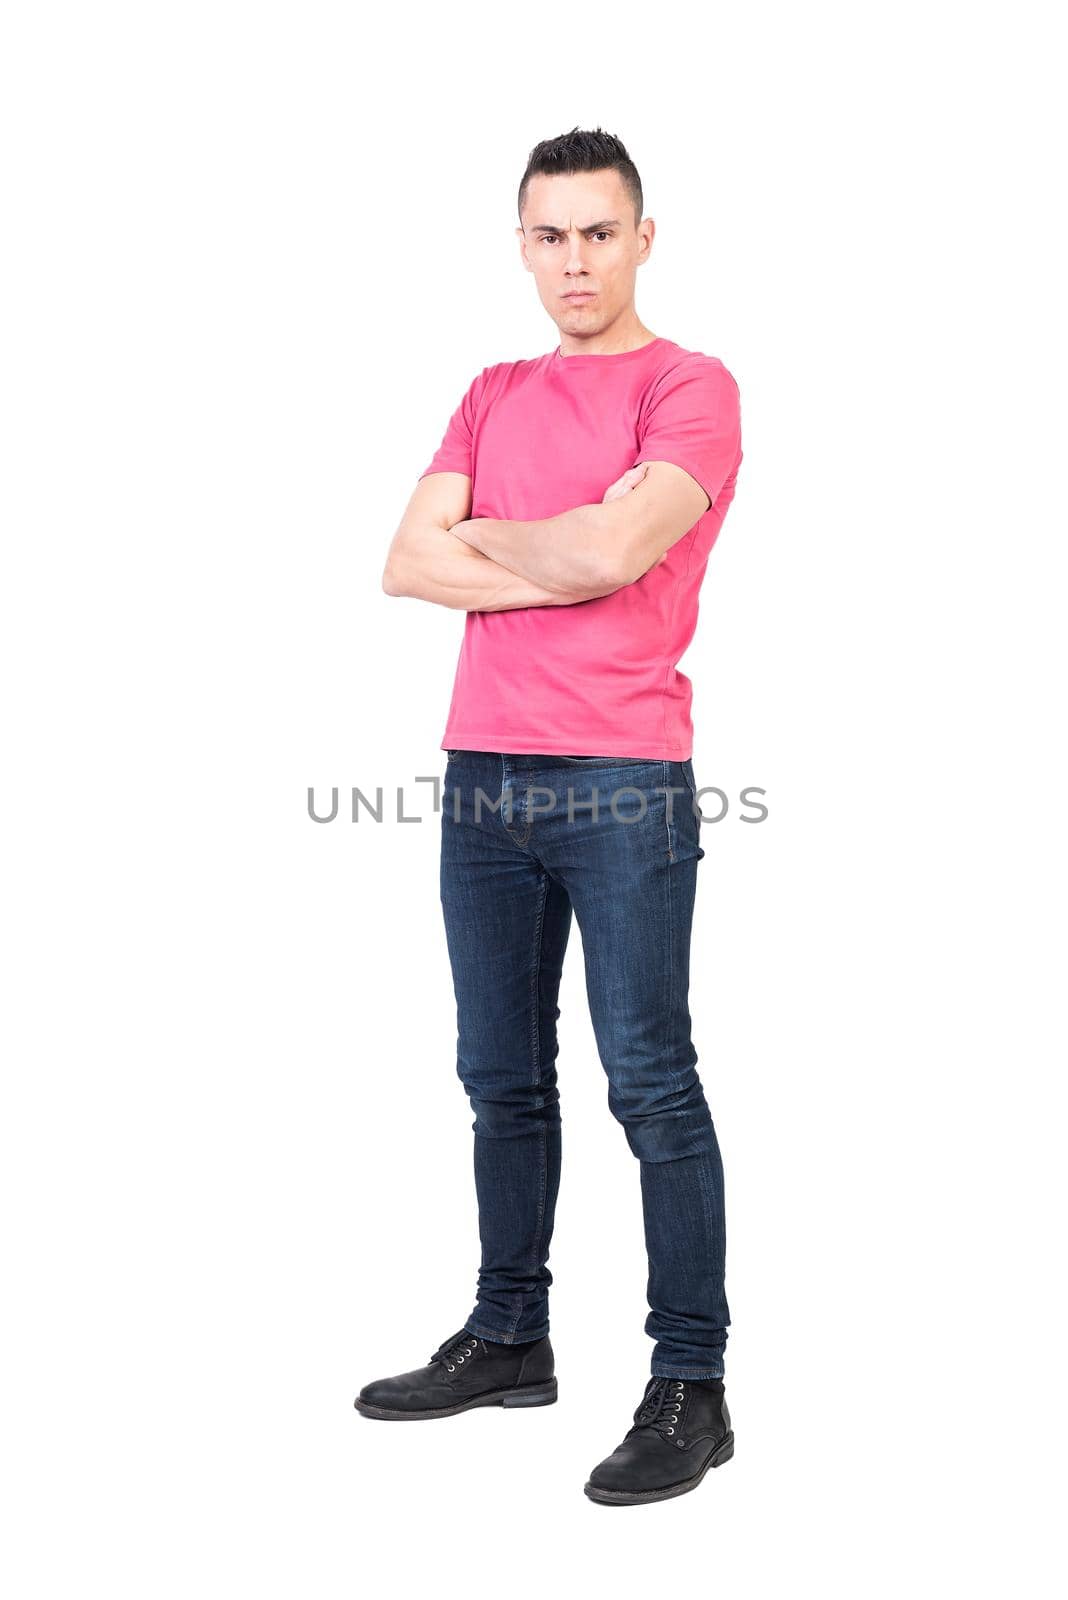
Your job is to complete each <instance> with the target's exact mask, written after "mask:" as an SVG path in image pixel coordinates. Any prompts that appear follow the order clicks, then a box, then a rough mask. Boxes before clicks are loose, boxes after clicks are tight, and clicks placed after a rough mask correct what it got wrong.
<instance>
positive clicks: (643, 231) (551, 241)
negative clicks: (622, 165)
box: [516, 168, 655, 336]
mask: <svg viewBox="0 0 1068 1600" xmlns="http://www.w3.org/2000/svg"><path fill="white" fill-rule="evenodd" d="M635 220H636V219H635V216H634V207H633V205H632V204H631V201H630V197H629V196H628V194H627V192H626V190H625V189H624V187H623V181H622V179H621V178H620V176H619V173H618V172H616V171H615V169H614V168H610V169H608V170H607V171H605V172H575V173H571V174H565V173H560V174H555V175H553V176H549V175H547V174H545V173H538V174H537V176H536V177H533V178H531V180H530V184H529V186H528V189H527V199H526V204H525V205H524V207H523V226H522V227H521V228H517V229H516V235H517V237H518V239H519V242H520V251H521V253H522V257H523V261H524V264H525V265H526V267H527V270H528V271H530V272H533V274H534V280H535V282H536V283H537V286H538V295H539V297H540V299H541V303H542V305H543V306H544V307H545V309H546V311H547V312H548V313H549V315H550V317H552V319H553V321H554V322H555V323H556V325H557V327H558V328H559V329H560V331H561V333H570V334H575V335H579V336H586V335H593V334H598V333H600V332H602V331H603V330H604V329H605V328H608V327H610V326H611V324H612V323H613V322H615V321H616V319H617V318H618V317H619V316H620V315H621V314H622V313H624V312H626V311H628V310H629V309H630V308H631V307H633V304H634V278H635V274H636V273H637V270H638V268H639V266H641V264H642V262H643V261H645V260H646V258H647V257H648V255H649V251H650V249H651V247H652V242H653V232H654V227H655V225H654V223H653V222H652V220H651V219H650V218H646V219H645V221H643V222H638V224H637V226H635ZM577 291H584V293H585V295H586V298H583V299H576V298H568V297H569V296H573V295H575V294H576V292H577Z"/></svg>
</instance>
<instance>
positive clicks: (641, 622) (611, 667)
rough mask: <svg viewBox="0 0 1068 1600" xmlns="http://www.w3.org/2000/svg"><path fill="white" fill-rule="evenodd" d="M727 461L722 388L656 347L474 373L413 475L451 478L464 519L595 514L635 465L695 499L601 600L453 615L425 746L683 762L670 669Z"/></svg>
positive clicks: (678, 683)
mask: <svg viewBox="0 0 1068 1600" xmlns="http://www.w3.org/2000/svg"><path fill="white" fill-rule="evenodd" d="M741 460H742V449H741V418H740V409H739V395H738V385H737V384H736V383H735V381H734V378H733V377H732V376H731V374H730V372H728V370H727V368H726V367H725V366H724V365H723V363H722V361H719V360H718V359H717V358H716V357H715V356H706V355H703V354H701V352H700V351H693V350H684V349H682V347H681V346H680V345H677V344H675V343H674V342H673V341H672V340H671V339H654V340H653V341H652V343H651V344H647V345H643V346H642V347H641V349H639V350H627V351H624V352H623V353H622V354H618V355H599V356H598V355H575V356H563V355H561V354H560V351H559V349H558V348H557V349H555V350H553V351H552V352H551V353H550V354H548V355H543V356H537V357H535V358H534V359H532V360H528V361H510V362H509V361H506V362H501V363H499V364H498V365H496V366H491V367H484V368H483V370H482V371H481V372H480V373H479V375H478V377H477V378H475V379H474V381H473V382H472V383H471V385H470V387H469V388H468V390H467V393H466V394H465V395H464V397H463V399H462V400H461V402H460V404H459V406H458V407H457V409H456V411H455V413H454V414H453V416H452V418H451V419H450V421H449V425H448V428H447V429H446V432H445V437H444V439H443V440H442V443H441V446H440V448H439V449H438V451H437V452H436V454H435V455H434V458H433V460H432V461H431V463H430V465H429V466H428V467H427V468H426V471H425V472H422V473H421V474H420V477H423V478H425V477H426V476H427V474H428V473H431V472H462V473H466V474H467V475H468V476H469V477H470V479H471V502H472V503H471V516H472V517H495V518H500V519H503V520H505V521H511V522H528V521H536V520H540V519H542V518H546V517H555V516H558V515H559V514H560V513H561V512H563V511H569V510H571V509H572V508H573V507H575V506H579V505H594V504H600V502H601V500H602V499H603V497H604V492H605V490H606V489H607V488H608V486H609V484H611V483H614V482H615V480H616V479H617V478H618V477H620V476H621V475H622V473H624V472H625V471H626V470H627V468H628V467H632V466H636V465H637V464H638V462H640V461H673V462H674V463H675V464H676V465H677V466H680V467H683V468H685V470H686V471H687V472H689V473H690V474H691V476H692V477H694V478H695V479H696V480H697V482H698V483H699V484H700V485H701V487H702V488H703V489H704V490H705V492H706V494H707V495H708V498H709V502H710V504H709V509H708V510H707V511H706V512H705V513H704V515H703V516H702V517H701V518H700V519H699V520H698V521H697V522H696V523H695V524H694V526H693V527H692V528H691V529H690V530H689V532H688V533H686V534H684V535H683V537H682V538H681V539H679V540H678V541H677V542H676V543H675V544H674V545H673V546H672V547H671V550H670V551H669V552H668V556H667V559H666V560H665V561H662V562H661V563H660V564H659V565H658V566H655V567H652V568H650V570H649V571H648V572H647V573H645V575H644V576H643V577H641V578H639V579H638V580H637V581H636V582H634V583H629V584H626V585H624V587H623V588H621V589H617V590H616V591H615V592H614V593H613V594H609V595H602V596H601V597H600V598H598V599H596V600H584V601H580V602H577V603H575V604H573V605H555V606H553V605H551V606H523V607H521V608H519V609H517V610H514V611H469V612H468V613H467V622H466V626H465V630H464V638H463V644H462V646H461V649H460V659H459V662H458V665H457V669H456V677H455V682H454V685H453V693H452V704H451V706H450V709H449V717H448V723H447V725H446V728H445V735H444V738H443V739H442V742H441V748H442V749H443V750H446V749H449V750H461V749H466V750H500V751H506V752H511V753H512V754H534V753H537V754H541V753H544V754H548V755H611V756H648V757H649V758H650V759H655V760H671V761H685V760H687V759H689V758H690V757H691V756H692V754H693V722H692V720H691V715H690V701H691V692H692V691H691V684H690V680H689V678H688V677H686V675H685V673H682V672H679V671H678V670H677V663H678V661H679V658H680V657H681V655H682V653H683V651H684V650H685V649H686V647H687V645H688V644H689V643H690V640H691V639H692V638H693V634H694V630H695V628H696V626H697V595H698V590H699V589H700V586H701V580H702V578H703V577H704V573H705V566H706V563H707V561H708V556H709V552H710V551H711V549H712V546H713V544H714V543H715V540H716V536H717V534H718V533H719V530H720V526H721V524H722V522H723V518H724V515H725V513H726V510H727V507H728V506H729V505H730V502H731V500H732V499H733V498H734V487H735V480H736V478H737V475H738V467H739V465H740V463H741Z"/></svg>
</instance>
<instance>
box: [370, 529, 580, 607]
mask: <svg viewBox="0 0 1068 1600" xmlns="http://www.w3.org/2000/svg"><path fill="white" fill-rule="evenodd" d="M383 586H384V588H385V589H386V592H387V593H388V594H391V595H404V596H408V597H409V598H411V599H414V600H427V601H429V602H431V603H432V604H434V605H442V606H448V607H450V608H452V609H454V610H457V611H514V610H518V609H519V608H520V607H522V606H558V605H573V604H574V603H575V602H576V601H580V600H589V599H592V598H593V595H592V593H590V592H588V591H580V590H576V589H573V588H572V589H566V590H563V589H549V588H547V587H546V586H545V585H543V584H540V583H537V582H535V581H534V580H532V579H531V578H529V577H526V576H524V575H522V574H520V573H517V572H516V571H514V570H513V569H512V568H510V567H506V566H504V565H502V564H500V563H499V562H497V561H495V560H493V558H492V557H490V556H488V555H485V554H483V552H482V551H480V550H476V549H475V548H474V546H473V545H470V544H468V543H467V542H466V541H465V540H463V539H460V538H456V537H454V536H453V534H452V533H451V532H449V531H447V530H446V529H444V528H440V527H430V528H425V529H411V530H409V531H408V532H406V533H405V535H404V537H403V539H401V540H398V541H397V545H396V547H395V548H394V550H393V551H392V552H391V555H390V561H389V566H388V568H387V572H386V575H385V579H384V584H383ZM601 592H604V591H601Z"/></svg>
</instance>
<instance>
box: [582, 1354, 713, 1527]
mask: <svg viewBox="0 0 1068 1600" xmlns="http://www.w3.org/2000/svg"><path fill="white" fill-rule="evenodd" d="M733 1454H734V1434H733V1433H732V1431H731V1417H730V1412H729V1411H728V1410H727V1402H726V1400H725V1399H724V1395H723V1379H722V1378H707V1379H703V1380H701V1381H700V1382H698V1381H697V1380H695V1379H693V1378H655V1377H654V1378H650V1379H649V1382H648V1383H647V1384H646V1387H645V1395H644V1397H643V1399H642V1402H641V1404H640V1405H639V1407H638V1409H637V1411H635V1413H634V1426H633V1427H632V1428H630V1429H628V1431H627V1434H626V1437H625V1438H624V1440H623V1442H622V1444H620V1445H617V1446H616V1448H615V1450H613V1452H612V1454H611V1455H610V1456H607V1457H606V1458H605V1460H604V1461H602V1462H600V1463H599V1465H598V1466H596V1467H594V1469H593V1471H592V1472H591V1473H590V1479H589V1482H588V1483H587V1484H586V1493H587V1494H588V1495H589V1497H590V1499H591V1500H598V1501H600V1503H601V1504H602V1505H610V1506H636V1505H644V1503H645V1502H646V1501H647V1500H669V1499H670V1498H671V1497H672V1495H676V1494H686V1493H688V1491H689V1490H690V1489H696V1488H697V1485H698V1484H699V1483H700V1482H701V1479H702V1478H703V1477H704V1475H705V1473H706V1472H707V1471H708V1469H709V1467H718V1466H719V1465H720V1463H721V1462H722V1461H729V1460H730V1458H731V1456H732V1455H733Z"/></svg>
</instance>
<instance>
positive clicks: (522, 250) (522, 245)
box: [515, 228, 534, 272]
mask: <svg viewBox="0 0 1068 1600" xmlns="http://www.w3.org/2000/svg"><path fill="white" fill-rule="evenodd" d="M515 236H516V238H517V240H518V241H519V255H520V258H521V260H522V262H523V265H524V266H525V267H526V269H527V271H528V272H533V271H534V268H533V267H532V266H531V264H530V262H529V261H528V260H527V250H526V244H527V236H526V234H525V233H524V232H523V230H522V228H517V229H516V230H515Z"/></svg>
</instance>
